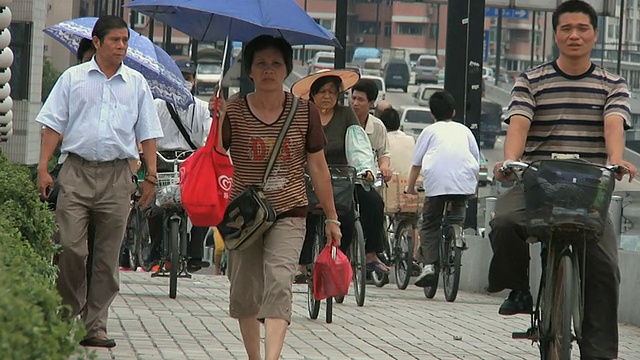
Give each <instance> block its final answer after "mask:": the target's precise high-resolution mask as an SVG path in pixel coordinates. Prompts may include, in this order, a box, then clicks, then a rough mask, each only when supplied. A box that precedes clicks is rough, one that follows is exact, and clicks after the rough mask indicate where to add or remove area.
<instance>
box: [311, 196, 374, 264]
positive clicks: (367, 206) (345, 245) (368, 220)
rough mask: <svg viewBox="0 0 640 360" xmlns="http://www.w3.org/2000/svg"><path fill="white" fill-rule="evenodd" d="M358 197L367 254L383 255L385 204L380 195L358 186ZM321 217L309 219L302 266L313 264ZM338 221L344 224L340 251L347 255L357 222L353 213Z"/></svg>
mask: <svg viewBox="0 0 640 360" xmlns="http://www.w3.org/2000/svg"><path fill="white" fill-rule="evenodd" d="M355 192H356V197H357V199H358V204H359V205H360V223H361V224H362V230H363V231H364V238H365V251H366V252H367V253H372V252H375V253H381V252H383V251H384V243H383V237H382V232H383V231H384V230H385V229H383V225H382V224H383V223H384V202H383V201H382V196H380V193H378V192H377V191H375V190H374V189H371V190H369V191H367V190H365V189H364V188H363V187H362V186H359V185H358V186H356V191H355ZM319 220H320V217H319V216H314V215H310V216H309V217H307V232H306V235H305V238H304V244H303V245H302V251H301V252H300V261H299V263H300V264H301V265H308V264H311V263H312V262H313V240H314V235H315V229H316V227H317V224H318V221H319ZM338 220H339V221H340V222H341V223H342V225H341V226H340V231H341V232H342V241H341V244H340V250H342V252H344V253H346V252H347V250H348V249H349V246H350V245H351V241H352V240H353V235H354V232H355V230H354V227H353V224H354V222H355V218H354V214H353V212H352V211H351V212H348V213H345V214H340V216H338Z"/></svg>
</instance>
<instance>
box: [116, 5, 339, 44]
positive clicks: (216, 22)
mask: <svg viewBox="0 0 640 360" xmlns="http://www.w3.org/2000/svg"><path fill="white" fill-rule="evenodd" d="M125 6H126V7H129V8H130V9H131V10H135V11H139V12H141V13H143V14H145V15H148V16H151V17H153V18H154V19H156V20H158V21H161V22H163V23H164V24H166V25H168V26H170V27H172V28H175V29H177V30H179V31H181V32H183V33H185V34H187V35H189V36H191V37H193V38H195V39H197V40H200V41H205V42H213V41H218V40H225V39H226V38H227V36H228V38H229V40H232V41H242V42H249V41H250V40H252V39H253V38H255V37H256V36H259V35H264V34H267V35H273V36H282V37H284V38H285V39H286V40H287V41H288V42H289V43H290V44H292V45H302V44H318V45H330V46H336V47H340V43H339V42H338V40H337V39H336V37H335V36H334V35H333V34H332V33H331V32H329V31H328V30H327V29H325V28H323V27H322V26H320V25H319V24H318V23H316V22H315V21H314V20H313V19H312V18H311V17H310V16H309V15H308V14H307V13H306V12H305V11H304V10H303V9H302V8H301V7H300V6H298V4H296V3H295V1H293V0H233V1H222V0H134V1H132V2H130V3H128V4H125Z"/></svg>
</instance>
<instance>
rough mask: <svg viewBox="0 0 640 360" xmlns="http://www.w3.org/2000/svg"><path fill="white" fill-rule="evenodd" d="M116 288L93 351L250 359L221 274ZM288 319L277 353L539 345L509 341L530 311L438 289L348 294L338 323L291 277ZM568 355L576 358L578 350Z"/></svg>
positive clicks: (510, 349)
mask: <svg viewBox="0 0 640 360" xmlns="http://www.w3.org/2000/svg"><path fill="white" fill-rule="evenodd" d="M121 282H122V284H121V291H120V295H119V296H118V297H117V299H116V300H115V302H114V303H113V306H112V308H111V314H110V320H109V334H110V335H111V336H112V337H114V338H115V340H116V342H117V343H118V346H117V347H115V348H113V349H112V350H110V351H109V350H104V349H99V350H97V351H96V353H97V355H98V359H127V360H129V359H154V360H156V359H170V360H176V359H190V360H191V359H193V360H199V359H216V360H217V359H222V360H226V359H246V355H245V352H244V348H243V345H242V341H241V339H240V335H239V330H238V326H237V323H236V321H235V320H233V319H231V318H229V316H228V314H227V296H228V289H229V284H228V281H227V279H226V277H222V276H212V275H195V276H194V278H193V279H192V280H185V279H180V280H179V283H178V297H177V298H176V299H175V300H172V299H170V298H169V296H168V279H163V278H154V279H152V278H150V274H149V273H134V272H121ZM294 291H296V294H295V297H294V314H293V323H292V325H291V328H290V332H289V334H288V336H287V339H286V344H285V348H284V352H283V359H285V360H286V359H376V360H382V359H402V360H405V359H442V360H444V359H447V360H449V359H478V360H479V359H482V360H493V359H508V360H515V359H535V358H537V354H538V353H537V347H534V346H531V343H530V342H528V341H522V340H512V339H511V332H512V331H523V330H525V329H526V328H527V325H528V317H510V318H504V317H501V316H499V315H498V313H497V308H498V305H499V303H500V302H501V299H499V298H496V297H491V296H488V295H482V294H471V293H464V292H461V293H460V294H458V300H457V301H456V302H455V303H447V302H446V301H445V300H444V296H443V294H442V293H441V292H440V293H438V295H436V298H435V299H433V300H427V299H426V298H425V297H424V295H423V292H422V289H419V288H416V287H414V286H413V285H410V286H409V288H408V289H407V290H404V291H402V290H398V289H397V288H396V287H395V285H393V284H389V285H386V286H385V287H384V288H382V289H378V288H376V287H374V286H368V287H367V297H366V301H365V305H364V307H362V308H359V307H357V306H356V304H355V300H354V298H353V295H349V296H348V297H347V298H346V299H345V302H344V304H342V305H335V306H334V322H333V323H332V324H326V323H325V322H324V306H323V307H322V308H321V310H320V316H319V319H318V320H309V317H308V313H307V305H306V286H304V285H295V286H294ZM573 358H574V359H579V356H578V354H577V351H575V354H574V357H573ZM639 358H640V329H639V328H636V327H632V326H626V325H621V326H620V359H624V360H632V359H639Z"/></svg>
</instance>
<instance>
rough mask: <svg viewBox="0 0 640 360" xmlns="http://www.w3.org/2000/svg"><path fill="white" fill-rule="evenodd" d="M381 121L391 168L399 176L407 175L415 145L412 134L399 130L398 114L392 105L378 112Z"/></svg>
mask: <svg viewBox="0 0 640 360" xmlns="http://www.w3.org/2000/svg"><path fill="white" fill-rule="evenodd" d="M379 118H380V120H382V123H383V124H384V126H385V127H386V128H387V139H388V141H389V151H390V152H391V164H390V166H391V169H392V170H393V172H394V173H398V174H400V176H409V171H410V170H411V165H412V162H411V156H412V155H413V150H414V148H415V145H416V141H415V140H414V139H413V136H411V135H407V134H405V133H404V132H402V130H400V115H399V114H398V111H397V110H396V109H394V108H392V107H389V108H386V109H384V110H382V111H381V112H380V116H379Z"/></svg>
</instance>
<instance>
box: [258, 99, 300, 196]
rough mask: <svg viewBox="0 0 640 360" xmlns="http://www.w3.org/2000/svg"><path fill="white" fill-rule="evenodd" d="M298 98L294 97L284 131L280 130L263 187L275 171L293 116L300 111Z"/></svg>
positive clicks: (283, 126) (265, 173) (263, 179)
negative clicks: (272, 171)
mask: <svg viewBox="0 0 640 360" xmlns="http://www.w3.org/2000/svg"><path fill="white" fill-rule="evenodd" d="M299 99H300V98H298V97H297V96H294V97H293V104H291V110H289V115H288V116H287V120H285V122H284V125H282V129H281V130H280V134H279V135H278V140H276V144H275V146H274V147H273V151H272V152H271V156H270V157H269V163H268V164H267V170H266V171H265V172H264V177H263V178H262V186H264V185H265V184H266V183H267V179H268V178H269V175H270V174H271V170H273V166H274V165H275V163H276V160H277V159H278V155H279V154H280V148H281V147H282V142H283V141H284V137H285V135H287V131H289V127H290V126H291V122H292V121H293V116H294V115H295V114H296V110H297V109H298V100H299Z"/></svg>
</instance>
